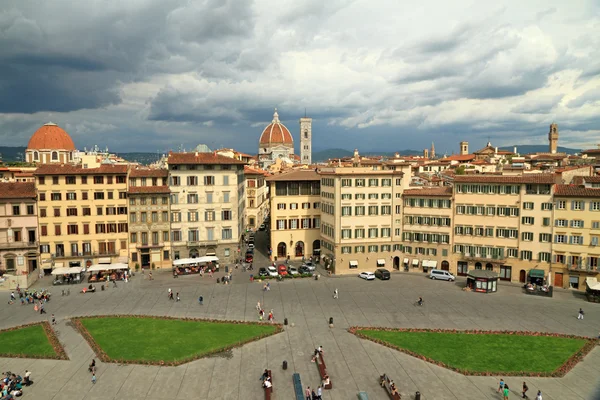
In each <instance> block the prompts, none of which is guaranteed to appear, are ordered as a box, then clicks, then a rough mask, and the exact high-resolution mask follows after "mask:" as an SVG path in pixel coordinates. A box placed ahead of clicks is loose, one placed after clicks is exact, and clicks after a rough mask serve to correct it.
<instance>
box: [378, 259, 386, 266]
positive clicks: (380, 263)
mask: <svg viewBox="0 0 600 400" xmlns="http://www.w3.org/2000/svg"><path fill="white" fill-rule="evenodd" d="M377 265H385V260H384V259H383V258H380V259H379V260H377Z"/></svg>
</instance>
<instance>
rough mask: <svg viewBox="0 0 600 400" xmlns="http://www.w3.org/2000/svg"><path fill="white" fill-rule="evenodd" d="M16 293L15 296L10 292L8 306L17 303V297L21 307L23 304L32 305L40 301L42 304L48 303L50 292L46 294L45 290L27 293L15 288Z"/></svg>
mask: <svg viewBox="0 0 600 400" xmlns="http://www.w3.org/2000/svg"><path fill="white" fill-rule="evenodd" d="M16 292H17V293H16V294H15V292H10V298H9V300H8V304H14V303H15V302H16V301H17V297H18V298H19V301H20V302H21V305H22V306H23V305H25V304H34V303H36V302H40V301H42V302H44V303H46V302H48V301H50V292H48V291H47V290H46V289H41V290H33V291H28V290H21V289H20V288H19V287H18V286H17V290H16Z"/></svg>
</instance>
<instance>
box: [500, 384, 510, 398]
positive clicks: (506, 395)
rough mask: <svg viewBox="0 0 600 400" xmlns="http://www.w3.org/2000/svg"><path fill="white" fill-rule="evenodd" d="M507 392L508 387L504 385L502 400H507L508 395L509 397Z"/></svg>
mask: <svg viewBox="0 0 600 400" xmlns="http://www.w3.org/2000/svg"><path fill="white" fill-rule="evenodd" d="M509 393H510V392H509V391H508V386H507V385H506V384H504V390H503V391H502V395H503V396H504V400H508V395H509Z"/></svg>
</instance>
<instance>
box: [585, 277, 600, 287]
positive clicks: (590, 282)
mask: <svg viewBox="0 0 600 400" xmlns="http://www.w3.org/2000/svg"><path fill="white" fill-rule="evenodd" d="M585 284H586V285H587V287H589V288H590V290H600V282H598V279H596V278H585Z"/></svg>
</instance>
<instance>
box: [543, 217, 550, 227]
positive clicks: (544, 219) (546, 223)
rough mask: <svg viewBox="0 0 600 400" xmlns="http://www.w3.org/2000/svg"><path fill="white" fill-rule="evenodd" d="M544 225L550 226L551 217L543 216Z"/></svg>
mask: <svg viewBox="0 0 600 400" xmlns="http://www.w3.org/2000/svg"><path fill="white" fill-rule="evenodd" d="M542 225H543V226H550V218H543V219H542Z"/></svg>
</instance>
